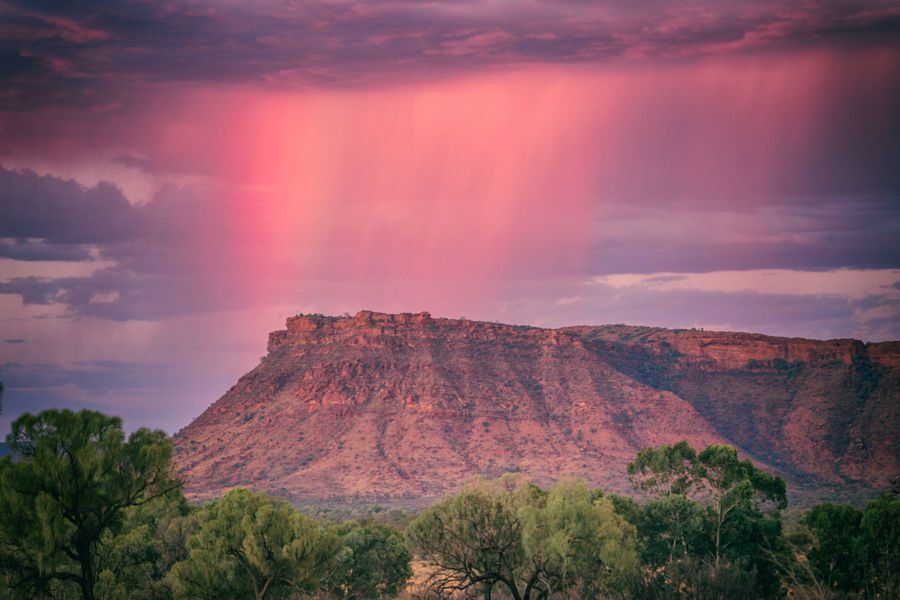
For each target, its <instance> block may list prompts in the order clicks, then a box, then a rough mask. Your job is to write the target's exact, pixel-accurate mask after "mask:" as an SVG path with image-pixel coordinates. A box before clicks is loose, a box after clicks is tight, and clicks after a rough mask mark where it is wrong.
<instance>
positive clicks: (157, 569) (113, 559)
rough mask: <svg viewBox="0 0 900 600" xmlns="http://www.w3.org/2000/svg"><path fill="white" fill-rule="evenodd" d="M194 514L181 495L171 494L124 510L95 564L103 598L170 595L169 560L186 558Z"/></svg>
mask: <svg viewBox="0 0 900 600" xmlns="http://www.w3.org/2000/svg"><path fill="white" fill-rule="evenodd" d="M194 522H195V520H194V519H192V518H191V516H190V507H189V506H188V504H187V501H186V500H185V499H184V496H182V495H181V494H171V495H168V496H163V497H162V498H158V499H156V500H154V501H153V502H149V503H147V504H143V505H140V506H135V507H132V508H130V509H128V510H127V511H126V512H125V516H124V519H123V527H122V531H121V532H120V533H119V534H118V535H112V534H111V533H108V534H106V535H105V536H104V537H103V539H102V540H101V541H102V543H101V545H100V548H99V551H98V560H97V565H98V566H97V568H98V570H99V572H100V575H99V577H100V579H101V581H102V592H103V593H102V594H100V593H98V597H102V598H104V600H116V599H120V598H121V599H122V600H126V599H127V600H169V599H171V598H172V596H173V591H172V585H171V581H170V578H169V577H168V574H169V571H170V570H171V568H172V566H173V565H174V564H175V563H176V562H177V561H179V560H184V559H185V558H187V538H188V536H189V534H190V533H191V532H192V529H193V525H194Z"/></svg>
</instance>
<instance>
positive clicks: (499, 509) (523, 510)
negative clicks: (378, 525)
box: [408, 479, 636, 600]
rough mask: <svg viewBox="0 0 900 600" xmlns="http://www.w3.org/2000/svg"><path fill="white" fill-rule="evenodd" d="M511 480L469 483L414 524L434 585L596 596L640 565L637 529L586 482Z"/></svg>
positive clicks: (412, 533)
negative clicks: (545, 484)
mask: <svg viewBox="0 0 900 600" xmlns="http://www.w3.org/2000/svg"><path fill="white" fill-rule="evenodd" d="M511 481H512V480H508V479H507V480H503V479H501V480H500V481H499V482H493V483H490V484H488V483H484V484H481V485H479V486H473V487H470V488H469V489H466V490H464V491H463V492H461V493H459V494H457V495H456V496H453V497H450V498H448V499H447V500H445V501H444V502H441V503H440V504H438V505H436V506H434V507H432V508H430V509H428V510H426V511H425V512H424V513H423V514H422V515H421V516H420V517H419V518H418V519H417V520H416V521H414V522H413V523H412V524H411V525H410V528H409V532H408V533H409V537H410V540H411V542H412V544H413V546H414V548H415V549H416V550H417V551H418V552H419V553H420V555H421V556H422V557H423V558H424V559H425V560H426V561H427V562H428V563H429V565H430V569H431V574H430V579H429V587H430V588H431V589H432V590H434V591H438V592H441V593H447V592H452V591H460V590H464V591H469V590H472V589H476V590H479V591H480V592H481V594H482V596H483V597H484V598H490V597H491V595H492V593H493V592H494V590H495V588H497V587H498V586H499V587H500V588H501V589H504V590H505V592H506V593H508V594H509V595H510V596H512V598H514V599H515V600H529V599H532V598H548V597H549V596H550V594H552V593H554V592H558V591H562V590H575V589H577V590H578V591H579V593H580V594H581V595H582V597H585V598H589V597H593V595H594V594H595V593H596V592H597V591H598V590H599V589H602V588H603V586H604V585H605V584H606V583H608V582H609V580H610V579H611V578H612V577H614V576H615V575H616V574H619V573H622V572H623V571H625V570H627V569H629V568H630V567H632V566H633V565H634V564H635V562H636V557H635V553H634V539H633V538H634V529H633V527H632V526H631V525H629V524H628V523H627V522H626V521H625V519H623V518H621V517H620V516H619V515H618V514H617V513H616V512H615V510H614V508H613V506H612V504H611V503H610V502H609V501H608V500H606V499H605V498H603V497H602V496H601V495H599V494H596V493H594V492H592V491H591V490H590V489H589V488H588V487H587V485H585V484H584V482H561V483H558V484H557V485H555V486H554V487H553V488H551V489H550V490H549V491H545V490H542V489H540V488H538V487H536V486H534V485H530V484H524V483H519V484H515V485H512V484H511Z"/></svg>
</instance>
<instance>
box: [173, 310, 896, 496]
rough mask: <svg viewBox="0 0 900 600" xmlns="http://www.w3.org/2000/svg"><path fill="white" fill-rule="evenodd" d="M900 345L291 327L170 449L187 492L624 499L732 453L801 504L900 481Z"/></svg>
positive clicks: (369, 324)
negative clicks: (718, 446)
mask: <svg viewBox="0 0 900 600" xmlns="http://www.w3.org/2000/svg"><path fill="white" fill-rule="evenodd" d="M898 432H900V344H898V343H897V342H886V343H881V344H863V343H861V342H859V341H856V340H829V341H813V340H803V339H787V338H773V337H767V336H762V335H753V334H744V333H727V332H702V331H686V330H666V329H655V328H647V327H630V326H621V325H616V326H604V327H570V328H564V329H539V328H534V327H519V326H512V325H502V324H496V323H484V322H474V321H468V320H455V319H435V318H432V317H431V316H430V315H428V314H427V313H420V314H398V315H389V314H380V313H373V312H368V311H363V312H360V313H358V314H357V315H356V316H355V317H352V318H335V317H322V316H298V317H293V318H291V319H288V321H287V328H286V329H285V330H283V331H276V332H274V333H272V334H271V335H270V337H269V348H268V355H267V356H266V357H265V358H264V359H263V360H262V362H261V363H260V364H259V365H258V366H257V367H256V368H255V369H253V370H252V371H251V372H250V373H248V374H247V375H245V376H244V377H242V378H241V379H240V380H239V381H238V383H237V384H236V385H235V386H234V387H233V388H231V389H230V390H229V391H228V392H227V393H226V394H225V395H224V396H223V397H222V398H220V399H219V400H218V401H217V402H215V403H214V404H213V405H212V406H210V407H209V409H207V410H206V412H204V413H203V414H202V415H201V416H200V417H198V418H197V419H196V420H195V421H194V422H193V423H191V424H190V425H189V426H187V427H186V428H185V429H183V430H182V431H181V432H179V433H178V434H177V435H176V438H175V439H176V463H177V468H178V470H179V472H180V473H181V475H182V476H183V477H184V478H185V480H186V483H187V491H188V493H189V494H190V495H192V496H194V497H195V498H198V499H202V498H208V497H211V496H215V495H218V494H220V493H222V492H223V491H224V490H226V489H228V488H230V487H233V486H237V485H242V486H250V487H253V488H256V489H262V490H267V491H270V492H273V493H277V494H281V495H284V496H287V497H289V498H292V499H294V500H297V501H321V500H360V501H385V500H392V499H394V500H399V499H422V500H426V499H429V498H432V497H435V496H439V495H441V494H444V493H446V492H448V491H451V490H454V489H456V488H458V487H459V486H460V485H461V484H462V483H463V482H464V481H465V480H466V479H468V478H470V477H472V476H475V475H487V476H495V475H499V474H501V473H503V472H506V471H522V472H525V473H527V474H528V476H529V477H530V478H531V479H532V480H534V481H536V482H540V483H545V484H546V483H549V482H550V481H552V480H555V479H558V478H560V477H565V476H579V477H584V478H586V479H588V480H590V481H591V482H592V483H593V484H595V485H600V486H602V487H604V488H605V489H609V490H614V491H620V492H622V491H626V490H627V489H628V484H627V480H626V477H625V464H626V463H627V462H628V461H629V460H631V459H632V458H633V457H634V454H635V453H636V452H637V451H638V450H639V449H640V448H643V447H645V446H649V445H657V444H662V443H668V442H674V441H677V440H680V439H687V440H689V441H690V442H691V443H693V444H694V445H695V446H701V445H705V444H708V443H713V442H717V443H730V444H733V445H735V446H737V447H738V448H739V449H740V450H741V451H742V452H744V453H745V454H747V455H748V456H750V457H751V458H753V459H754V460H756V461H757V462H759V463H761V464H763V465H764V466H766V467H768V468H771V469H773V470H776V471H778V472H780V474H782V475H783V476H785V477H786V478H787V479H788V480H789V481H790V482H791V483H792V484H793V485H794V486H795V487H796V489H798V490H805V491H807V492H811V493H816V494H819V495H824V496H833V495H835V494H836V493H837V492H838V491H846V490H857V491H858V490H866V489H877V488H879V487H883V486H885V485H887V484H888V482H889V481H890V479H891V478H892V477H895V476H896V475H897V474H898V473H900V436H898V435H897V434H898Z"/></svg>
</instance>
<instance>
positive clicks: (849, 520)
mask: <svg viewBox="0 0 900 600" xmlns="http://www.w3.org/2000/svg"><path fill="white" fill-rule="evenodd" d="M861 521H862V513H861V512H860V511H858V510H856V509H855V508H853V507H852V506H846V505H840V504H829V503H824V504H819V505H818V506H815V507H813V508H812V509H811V510H810V511H809V512H808V513H806V515H805V516H804V517H803V523H804V524H805V525H806V526H807V527H809V530H810V531H811V532H812V534H813V540H812V544H811V547H810V549H809V551H808V552H807V559H808V560H809V563H810V566H811V567H812V568H813V570H814V573H815V575H816V577H817V578H818V580H819V581H821V582H823V583H824V585H825V586H827V587H829V588H834V589H838V590H842V591H854V590H858V589H859V587H860V578H861V573H860V563H859V556H858V540H857V538H858V537H859V525H860V522H861Z"/></svg>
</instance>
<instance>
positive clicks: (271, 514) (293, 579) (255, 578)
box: [172, 489, 340, 600]
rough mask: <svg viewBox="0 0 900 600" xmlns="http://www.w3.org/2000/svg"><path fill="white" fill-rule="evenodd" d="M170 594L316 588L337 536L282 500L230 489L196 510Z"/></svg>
mask: <svg viewBox="0 0 900 600" xmlns="http://www.w3.org/2000/svg"><path fill="white" fill-rule="evenodd" d="M187 547H188V556H187V558H186V559H185V560H183V561H181V562H179V563H177V564H176V565H175V566H174V567H173V570H172V574H173V579H174V588H175V596H176V598H186V599H187V598H190V599H196V598H209V599H210V600H213V599H219V598H235V599H236V600H237V599H243V598H256V599H257V600H264V599H266V598H280V597H284V596H286V595H288V594H290V593H291V592H295V591H312V590H316V589H320V588H321V587H322V582H323V580H324V579H325V577H326V575H327V573H328V569H329V567H330V565H331V562H332V560H333V559H334V558H335V557H336V556H337V554H338V552H339V551H340V539H339V537H338V536H337V535H336V534H335V533H334V532H332V531H330V530H329V528H328V527H326V526H325V525H323V524H321V523H318V522H316V521H314V520H313V519H310V518H309V517H306V516H304V515H302V514H301V513H300V512H298V511H297V510H296V509H295V508H293V507H292V506H291V505H290V504H288V503H287V502H286V501H285V500H281V499H278V498H272V497H270V496H267V495H265V494H255V493H253V492H250V491H248V490H244V489H236V490H232V491H231V492H229V493H228V494H226V495H225V496H223V497H222V498H221V499H219V500H217V501H215V502H213V503H211V504H209V505H208V506H206V507H205V508H203V509H202V510H201V511H200V512H199V513H198V514H197V530H196V532H195V533H194V534H193V535H192V536H191V537H190V538H189V539H188V543H187Z"/></svg>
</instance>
